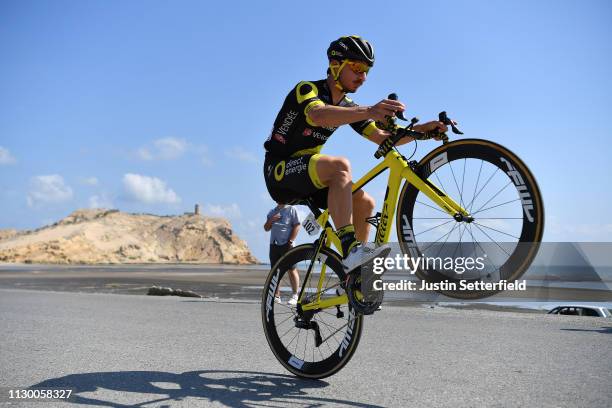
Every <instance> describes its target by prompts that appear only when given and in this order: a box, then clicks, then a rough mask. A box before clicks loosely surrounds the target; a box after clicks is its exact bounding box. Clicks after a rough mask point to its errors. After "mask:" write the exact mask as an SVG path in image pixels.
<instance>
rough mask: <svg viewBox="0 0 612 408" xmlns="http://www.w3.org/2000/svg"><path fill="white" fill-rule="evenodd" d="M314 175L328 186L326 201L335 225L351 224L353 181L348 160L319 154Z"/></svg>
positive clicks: (338, 226)
mask: <svg viewBox="0 0 612 408" xmlns="http://www.w3.org/2000/svg"><path fill="white" fill-rule="evenodd" d="M316 175H317V177H318V179H319V181H320V182H321V183H322V184H323V185H324V186H327V187H328V188H329V192H328V195H327V197H328V198H327V203H328V205H329V214H330V215H331V217H332V219H333V220H334V224H335V225H336V227H337V228H340V227H343V226H345V225H349V224H352V215H353V200H352V197H351V196H352V191H351V189H352V187H353V182H352V176H351V165H350V163H349V161H348V160H347V159H345V158H344V157H334V156H324V155H319V157H318V158H316Z"/></svg>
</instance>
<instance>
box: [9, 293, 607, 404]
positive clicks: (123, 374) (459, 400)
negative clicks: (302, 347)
mask: <svg viewBox="0 0 612 408" xmlns="http://www.w3.org/2000/svg"><path fill="white" fill-rule="evenodd" d="M0 324H1V326H0V327H1V328H2V330H0V345H1V349H0V370H1V373H0V387H3V388H0V391H1V392H2V394H3V397H2V398H1V399H0V405H8V404H11V406H36V405H40V406H46V407H48V406H74V404H77V403H81V404H92V405H101V406H117V407H120V406H172V407H174V406H231V407H260V406H274V407H279V406H292V407H294V406H299V407H320V406H353V407H377V406H390V407H408V406H415V407H427V406H431V407H468V406H469V407H474V406H486V407H490V406H500V407H514V406H526V407H534V406H537V407H576V406H580V407H609V406H611V405H612V389H611V385H610V384H612V372H611V367H612V364H611V363H612V341H611V340H612V321H610V320H606V319H600V318H585V317H582V318H580V317H572V316H548V315H542V314H525V313H510V312H503V313H501V312H493V311H486V310H455V309H447V308H438V307H436V308H433V309H432V308H426V307H422V306H421V307H416V306H415V307H401V308H399V307H385V308H384V309H383V310H382V311H381V312H379V313H377V314H376V315H374V316H371V317H368V318H367V320H366V322H365V330H364V335H363V337H362V340H361V344H360V345H359V348H358V350H357V353H356V354H355V356H354V358H353V359H352V360H351V362H350V363H349V364H348V365H347V366H346V367H345V368H344V369H343V370H342V371H341V372H340V373H338V374H336V375H335V376H333V377H330V378H327V379H325V380H322V381H306V380H300V379H298V378H296V377H293V376H292V375H289V374H288V373H287V372H286V371H284V369H283V368H282V367H281V366H280V364H279V363H278V362H277V361H276V360H275V358H274V357H273V355H272V352H271V351H270V350H269V349H268V345H267V343H266V340H265V336H264V334H263V332H262V328H261V322H260V316H259V305H258V303H257V302H254V301H244V300H243V301H230V300H227V301H210V300H204V299H190V298H177V297H148V296H139V295H130V296H127V295H121V294H88V293H65V292H51V291H45V292H43V291H30V290H15V289H0ZM32 386H36V387H49V388H66V389H71V390H72V392H73V394H72V400H71V401H70V402H65V403H63V404H59V403H58V402H57V401H54V402H52V403H48V402H47V403H44V404H43V403H41V404H35V403H32V402H29V401H20V402H14V400H13V401H12V402H9V400H8V399H7V395H8V390H9V389H14V388H26V387H32Z"/></svg>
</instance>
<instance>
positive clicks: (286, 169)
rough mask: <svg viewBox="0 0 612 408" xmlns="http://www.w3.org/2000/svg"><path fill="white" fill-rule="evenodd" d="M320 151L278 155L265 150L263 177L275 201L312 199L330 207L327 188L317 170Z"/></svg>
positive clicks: (324, 206)
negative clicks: (284, 156) (281, 156)
mask: <svg viewBox="0 0 612 408" xmlns="http://www.w3.org/2000/svg"><path fill="white" fill-rule="evenodd" d="M321 156H322V155H321V154H312V155H305V156H298V157H289V158H279V157H275V156H273V155H271V154H270V153H266V159H265V161H264V178H265V180H266V187H267V188H268V192H269V193H270V196H271V197H272V199H274V201H276V202H279V203H282V204H292V203H295V202H297V201H299V200H303V199H306V198H312V199H313V202H314V204H315V205H316V206H317V207H319V208H327V191H328V189H327V187H326V186H324V185H323V183H322V182H321V180H319V177H318V175H317V172H316V165H317V160H318V159H319V158H320V157H321Z"/></svg>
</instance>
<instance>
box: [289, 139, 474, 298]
mask: <svg viewBox="0 0 612 408" xmlns="http://www.w3.org/2000/svg"><path fill="white" fill-rule="evenodd" d="M445 154H446V153H442V154H441V155H445ZM444 159H445V157H441V160H444ZM387 169H389V178H388V180H387V190H386V192H385V199H384V202H383V207H382V211H381V213H380V214H381V215H380V221H379V223H378V226H377V228H376V238H375V242H376V243H377V244H384V243H386V242H388V241H389V236H390V235H391V224H392V222H391V220H393V217H394V216H395V210H396V205H397V200H398V194H399V191H400V187H401V183H402V180H406V181H407V182H408V183H410V184H412V185H414V186H415V187H416V188H417V189H418V190H420V191H421V192H423V193H424V194H425V195H426V196H427V197H429V199H431V201H433V202H434V203H435V204H436V205H438V206H439V207H440V208H441V209H442V210H443V211H445V212H446V213H448V214H449V215H451V216H453V217H455V216H457V215H460V216H468V215H469V213H468V212H467V211H466V210H465V209H464V208H463V207H461V206H460V205H459V204H457V203H456V202H455V201H454V200H453V199H452V198H450V197H448V196H447V195H446V194H445V193H444V192H443V191H442V190H440V189H439V188H438V187H437V186H436V185H435V184H433V183H431V182H430V181H429V180H423V179H422V178H421V177H419V176H418V175H417V174H416V173H415V172H414V170H413V169H412V168H411V167H410V165H409V164H408V163H407V162H406V160H405V159H404V157H403V156H402V155H400V154H399V153H398V152H397V151H395V150H391V151H389V153H387V155H386V156H385V159H384V160H383V161H382V162H380V163H379V164H378V165H376V166H375V167H374V168H373V169H371V170H370V171H369V172H367V173H366V174H365V175H364V176H363V177H361V178H360V179H359V180H358V181H357V182H355V183H353V193H354V192H355V191H358V190H359V189H361V188H363V187H364V186H365V185H366V184H367V183H369V182H370V181H372V180H373V179H375V178H376V177H378V176H379V175H380V174H381V173H383V172H384V171H385V170H387ZM328 220H329V210H325V211H324V212H323V213H322V214H321V215H320V216H319V217H318V218H317V222H318V223H319V224H320V225H321V226H323V227H324V230H323V232H322V233H321V236H320V237H319V246H318V248H317V253H318V252H319V251H318V249H319V248H320V247H321V246H322V245H323V242H325V243H324V245H325V246H326V247H331V245H334V246H335V247H336V248H337V249H338V253H339V254H342V246H341V245H340V239H338V237H337V235H336V234H335V232H334V230H333V229H332V228H331V226H329V224H328ZM317 253H315V256H314V258H316V256H317ZM314 258H313V259H314ZM311 269H312V262H311V265H310V267H309V270H308V272H307V274H306V276H305V278H304V285H303V286H302V288H305V287H306V283H307V282H308V280H309V279H310V275H311ZM325 269H326V268H325V265H323V268H322V269H321V274H320V276H319V282H318V284H317V297H316V299H315V300H314V301H313V302H309V303H305V304H302V305H301V307H302V310H314V309H325V308H329V307H333V306H336V305H341V304H346V303H347V302H348V298H347V296H346V294H344V295H340V296H335V297H331V298H329V299H324V300H321V289H322V287H323V283H324V281H325ZM303 292H304V291H303V290H302V293H300V296H299V301H300V302H301V301H302V299H303V296H304V293H303Z"/></svg>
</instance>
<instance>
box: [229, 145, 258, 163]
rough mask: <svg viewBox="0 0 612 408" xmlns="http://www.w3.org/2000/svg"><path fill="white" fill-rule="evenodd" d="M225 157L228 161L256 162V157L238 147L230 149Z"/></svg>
mask: <svg viewBox="0 0 612 408" xmlns="http://www.w3.org/2000/svg"><path fill="white" fill-rule="evenodd" d="M225 155H226V156H227V157H229V158H230V159H236V160H240V161H242V162H246V163H257V162H258V160H257V157H256V156H255V155H254V154H253V153H251V152H249V151H248V150H245V149H244V148H242V147H240V146H236V147H233V148H232V149H230V150H228V151H226V152H225Z"/></svg>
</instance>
